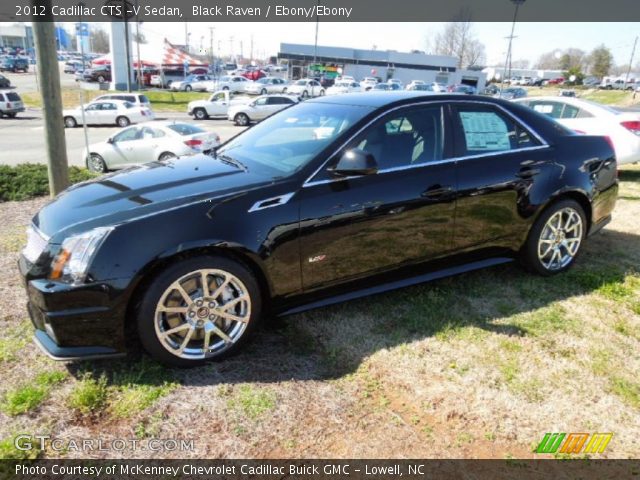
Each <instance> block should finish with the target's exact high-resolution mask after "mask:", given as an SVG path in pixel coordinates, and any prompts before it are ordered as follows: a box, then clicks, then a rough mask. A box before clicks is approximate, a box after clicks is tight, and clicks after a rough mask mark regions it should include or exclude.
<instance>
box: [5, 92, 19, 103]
mask: <svg viewBox="0 0 640 480" xmlns="http://www.w3.org/2000/svg"><path fill="white" fill-rule="evenodd" d="M7 100H9V101H10V102H19V101H20V95H18V94H17V93H16V92H7Z"/></svg>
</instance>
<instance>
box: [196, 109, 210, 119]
mask: <svg viewBox="0 0 640 480" xmlns="http://www.w3.org/2000/svg"><path fill="white" fill-rule="evenodd" d="M193 118H196V119H198V120H206V119H207V118H209V114H208V113H207V111H206V110H205V109H204V108H196V109H195V110H194V111H193Z"/></svg>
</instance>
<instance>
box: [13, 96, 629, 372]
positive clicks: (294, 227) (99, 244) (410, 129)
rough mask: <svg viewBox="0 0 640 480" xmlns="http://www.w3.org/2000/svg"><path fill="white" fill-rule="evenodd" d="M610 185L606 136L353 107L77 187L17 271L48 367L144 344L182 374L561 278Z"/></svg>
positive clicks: (598, 219) (398, 101)
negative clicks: (261, 348) (312, 312)
mask: <svg viewBox="0 0 640 480" xmlns="http://www.w3.org/2000/svg"><path fill="white" fill-rule="evenodd" d="M617 189H618V185H617V173H616V160H615V156H614V152H613V150H612V148H611V146H610V145H609V143H608V142H607V140H606V139H605V138H603V137H593V136H585V135H575V134H573V133H572V132H570V131H569V130H567V129H565V128H564V127H562V126H560V125H559V124H557V123H555V122H554V121H553V120H551V119H549V118H547V117H545V116H543V115H541V114H538V113H537V112H534V111H533V110H530V109H528V108H527V107H525V106H522V105H517V104H513V103H509V102H506V101H502V100H494V99H488V98H483V97H470V96H456V95H439V96H425V95H424V94H420V93H417V94H416V93H413V92H408V93H375V94H372V93H366V94H347V95H341V96H333V97H331V98H326V97H325V98H319V99H316V100H310V101H307V102H304V103H301V104H299V105H296V106H293V107H291V108H289V109H286V110H284V111H282V112H280V113H278V114H276V115H274V116H273V117H271V118H269V119H267V120H265V121H264V122H262V123H259V124H258V125H256V126H254V127H253V128H250V129H248V130H246V131H245V132H243V133H242V134H240V135H238V136H237V137H235V138H233V139H231V140H230V141H229V142H227V143H226V144H224V145H222V146H221V147H220V148H219V149H218V150H217V152H216V154H215V155H212V156H205V155H202V156H196V157H189V158H179V159H173V160H168V161H163V162H152V163H148V164H145V165H142V166H139V167H134V168H131V169H128V170H126V171H122V172H120V173H116V174H111V175H107V176H104V177H101V178H99V179H97V180H93V181H90V182H85V183H82V184H78V185H76V186H73V187H71V188H69V189H68V190H66V191H65V192H63V193H62V194H60V195H58V197H57V198H56V199H55V200H53V201H52V202H51V203H49V204H48V205H46V206H45V207H44V208H43V209H42V210H40V212H39V213H38V214H37V215H36V216H35V217H34V218H33V222H32V225H31V227H30V228H29V236H28V244H27V246H26V247H25V249H24V251H23V254H22V256H21V259H20V270H21V272H22V275H23V276H24V280H25V285H26V288H27V291H28V297H29V303H28V308H29V313H30V316H31V319H32V321H33V324H34V325H35V328H36V333H35V339H36V342H37V343H38V344H39V345H40V346H41V347H42V348H43V349H44V350H45V351H46V352H48V353H49V354H50V355H51V356H53V357H56V358H59V359H77V358H95V357H104V356H110V355H121V354H123V353H125V344H126V342H125V340H127V339H128V338H127V335H128V334H127V333H125V332H132V331H136V332H137V335H138V336H139V338H140V340H141V342H142V345H143V346H144V348H145V349H146V350H147V351H148V352H149V353H150V354H151V355H152V356H153V357H155V358H156V359H158V360H160V361H162V362H164V363H167V364H172V365H178V366H189V365H196V364H199V363H201V362H202V361H204V360H207V359H213V358H221V357H223V356H224V355H227V354H228V353H230V352H232V351H234V350H236V349H237V348H238V347H239V346H240V345H241V344H242V343H243V342H244V341H245V340H246V338H247V337H248V335H249V334H250V333H251V332H252V331H253V330H254V329H255V327H256V324H257V323H258V322H259V320H260V318H261V317H262V318H264V317H265V316H266V315H267V313H269V314H276V315H277V314H285V313H293V312H299V311H302V310H304V309H308V308H313V307H318V306H322V305H327V304H329V303H332V302H337V301H343V300H347V299H350V298H355V297H357V296H361V295H367V294H373V293H377V292H380V291H383V290H387V289H392V288H398V287H401V286H406V285H410V284H413V283H417V282H423V281H426V280H430V279H434V278H440V277H443V276H446V275H453V274H456V273H460V272H464V271H468V270H472V269H476V268H480V267H486V266H490V265H495V264H499V263H503V262H507V261H509V260H511V259H514V258H521V259H522V260H523V261H524V263H525V264H526V265H527V266H528V267H529V269H530V270H533V271H534V272H537V273H540V274H543V275H550V274H554V273H558V272H562V271H563V270H565V269H567V268H569V267H570V266H571V264H572V263H573V262H574V260H575V258H576V255H577V254H578V252H579V251H580V247H581V246H582V244H583V242H584V240H585V238H586V237H587V236H588V235H589V234H591V233H593V232H595V231H597V230H599V229H600V228H602V227H603V226H604V225H605V224H606V223H607V222H608V221H609V220H610V218H611V212H612V210H613V207H614V204H615V201H616V196H617ZM130 326H135V329H133V328H127V327H130Z"/></svg>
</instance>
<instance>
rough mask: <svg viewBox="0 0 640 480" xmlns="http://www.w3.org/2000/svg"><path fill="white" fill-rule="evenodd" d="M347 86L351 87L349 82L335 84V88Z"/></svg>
mask: <svg viewBox="0 0 640 480" xmlns="http://www.w3.org/2000/svg"><path fill="white" fill-rule="evenodd" d="M349 85H351V84H350V83H349V82H338V83H336V85H335V86H336V87H348V86H349Z"/></svg>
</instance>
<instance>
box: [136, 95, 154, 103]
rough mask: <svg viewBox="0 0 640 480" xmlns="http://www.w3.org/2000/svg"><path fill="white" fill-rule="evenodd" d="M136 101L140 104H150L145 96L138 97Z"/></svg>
mask: <svg viewBox="0 0 640 480" xmlns="http://www.w3.org/2000/svg"><path fill="white" fill-rule="evenodd" d="M138 100H139V101H140V103H151V102H149V99H148V98H147V96H146V95H138Z"/></svg>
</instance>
